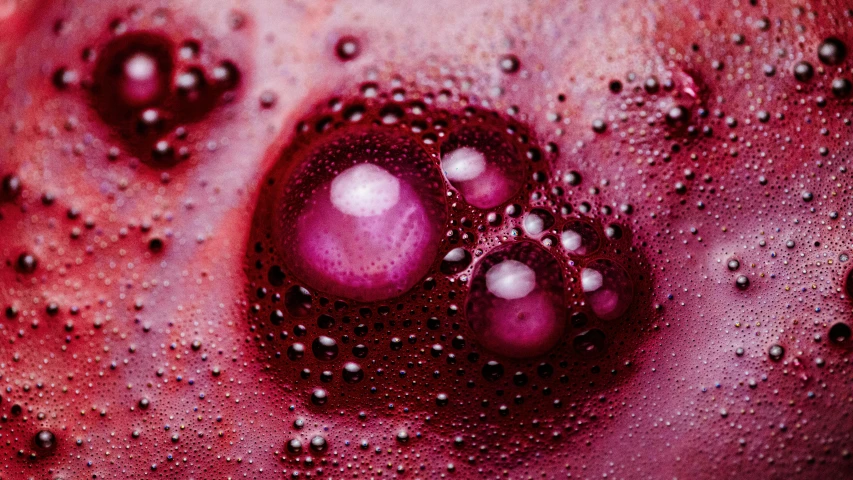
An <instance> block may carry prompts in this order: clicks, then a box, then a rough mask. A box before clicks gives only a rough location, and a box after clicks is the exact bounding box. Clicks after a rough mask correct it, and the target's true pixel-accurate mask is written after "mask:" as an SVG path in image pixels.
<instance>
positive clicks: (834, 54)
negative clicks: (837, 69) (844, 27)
mask: <svg viewBox="0 0 853 480" xmlns="http://www.w3.org/2000/svg"><path fill="white" fill-rule="evenodd" d="M845 57H847V47H846V46H845V45H844V42H842V41H841V40H839V39H837V38H835V37H829V38H827V39H826V40H824V41H823V42H821V44H820V46H819V47H818V49H817V58H818V59H820V61H821V62H822V63H824V64H826V65H838V64H839V63H841V62H843V61H844V58H845Z"/></svg>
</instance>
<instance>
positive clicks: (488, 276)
mask: <svg viewBox="0 0 853 480" xmlns="http://www.w3.org/2000/svg"><path fill="white" fill-rule="evenodd" d="M562 290H563V278H562V274H561V272H560V269H559V266H558V264H557V262H556V260H555V259H554V258H553V257H552V256H551V254H550V253H548V252H547V251H546V250H544V248H542V247H539V246H537V245H533V244H528V243H520V244H515V245H512V246H510V247H505V248H502V249H499V250H497V251H494V252H492V253H491V254H489V256H488V257H486V258H484V259H483V260H482V261H481V262H480V263H479V264H478V265H477V268H476V269H475V271H474V274H473V276H472V281H471V290H470V292H469V296H468V301H467V304H466V313H467V317H468V322H469V323H470V325H471V328H472V330H473V331H474V333H475V335H476V336H477V338H478V340H479V342H480V344H481V345H483V346H484V347H485V348H487V349H488V350H491V351H493V352H496V353H500V354H501V355H506V356H508V357H514V358H525V357H533V356H537V355H541V354H543V353H545V352H547V351H548V350H550V349H551V348H553V347H554V346H555V345H556V344H557V343H558V342H559V341H560V340H561V339H562V335H563V329H564V324H565V318H564V314H563V313H562V312H563V306H562Z"/></svg>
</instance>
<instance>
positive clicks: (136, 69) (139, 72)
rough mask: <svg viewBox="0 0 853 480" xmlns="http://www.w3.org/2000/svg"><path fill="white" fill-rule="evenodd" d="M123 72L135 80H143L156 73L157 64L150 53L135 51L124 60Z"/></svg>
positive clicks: (149, 78)
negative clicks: (135, 52)
mask: <svg viewBox="0 0 853 480" xmlns="http://www.w3.org/2000/svg"><path fill="white" fill-rule="evenodd" d="M124 74H125V75H127V78H128V79H130V80H133V81H135V82H145V81H148V80H151V79H152V78H153V77H154V76H155V75H156V74H157V64H156V62H155V61H154V59H153V58H151V56H150V55H146V54H144V53H137V54H136V55H134V56H132V57H130V58H129V59H128V60H127V62H125V64H124Z"/></svg>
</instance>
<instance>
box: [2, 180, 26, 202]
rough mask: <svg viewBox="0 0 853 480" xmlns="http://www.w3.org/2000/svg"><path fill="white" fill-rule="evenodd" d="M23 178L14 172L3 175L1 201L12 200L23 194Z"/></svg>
mask: <svg viewBox="0 0 853 480" xmlns="http://www.w3.org/2000/svg"><path fill="white" fill-rule="evenodd" d="M21 189H22V185H21V178H20V177H18V176H17V175H14V174H9V175H6V176H4V177H3V181H2V184H0V201H2V202H11V201H12V200H15V199H16V198H18V196H19V195H20V194H21Z"/></svg>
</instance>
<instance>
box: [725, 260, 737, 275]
mask: <svg viewBox="0 0 853 480" xmlns="http://www.w3.org/2000/svg"><path fill="white" fill-rule="evenodd" d="M726 266H727V267H728V268H729V270H731V271H733V272H734V271H736V270H737V269H738V268H740V261H738V259H736V258H730V259H729V261H728V263H726Z"/></svg>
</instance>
